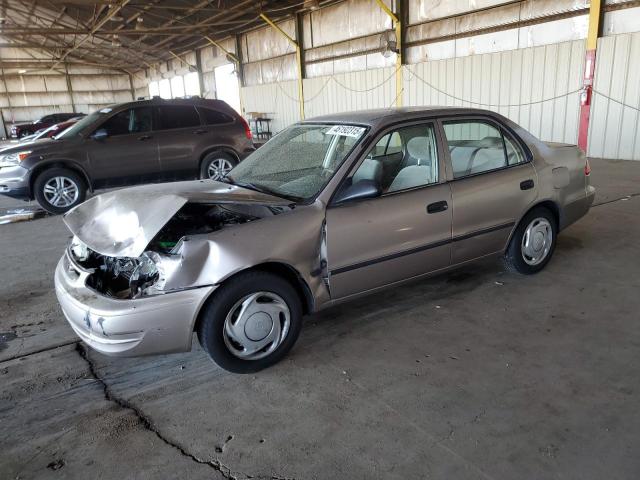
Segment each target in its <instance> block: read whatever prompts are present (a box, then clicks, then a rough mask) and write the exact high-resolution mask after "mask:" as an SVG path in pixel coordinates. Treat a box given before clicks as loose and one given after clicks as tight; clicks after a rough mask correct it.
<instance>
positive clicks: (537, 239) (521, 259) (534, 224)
mask: <svg viewBox="0 0 640 480" xmlns="http://www.w3.org/2000/svg"><path fill="white" fill-rule="evenodd" d="M557 236H558V225H557V221H556V219H555V217H554V215H553V214H552V213H551V212H550V211H549V210H548V209H547V208H544V207H536V208H534V209H533V210H531V211H530V212H529V213H527V215H525V217H524V218H523V219H522V220H521V221H520V223H519V224H518V227H517V228H516V231H515V232H514V234H513V236H512V237H511V241H510V242H509V247H508V248H507V251H506V252H505V255H504V263H505V267H506V268H507V270H509V271H510V272H514V273H521V274H523V275H532V274H534V273H538V272H539V271H540V270H542V269H543V268H544V267H545V266H546V265H547V263H549V260H551V257H552V256H553V251H554V250H555V248H556V240H557Z"/></svg>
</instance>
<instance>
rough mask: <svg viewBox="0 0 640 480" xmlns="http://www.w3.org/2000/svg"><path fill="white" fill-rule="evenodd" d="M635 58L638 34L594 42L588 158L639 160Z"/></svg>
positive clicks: (639, 52) (639, 81)
mask: <svg viewBox="0 0 640 480" xmlns="http://www.w3.org/2000/svg"><path fill="white" fill-rule="evenodd" d="M639 58H640V33H632V34H624V35H615V36H610V37H604V38H601V39H600V40H599V41H598V50H597V55H596V77H595V80H594V90H595V92H594V96H593V103H592V106H591V124H590V125H589V143H588V149H587V152H588V153H589V155H590V156H592V157H604V158H619V159H624V160H640V65H639V64H638V59H639ZM607 97H608V98H607Z"/></svg>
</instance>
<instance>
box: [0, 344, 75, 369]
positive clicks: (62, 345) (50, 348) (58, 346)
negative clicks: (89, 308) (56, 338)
mask: <svg viewBox="0 0 640 480" xmlns="http://www.w3.org/2000/svg"><path fill="white" fill-rule="evenodd" d="M23 341H24V340H23ZM78 343H80V340H72V341H69V342H63V343H57V344H55V345H51V346H49V347H44V348H40V349H38V350H34V351H33V352H27V353H18V354H16V355H13V356H11V357H8V358H3V359H2V360H0V365H2V364H3V363H7V362H11V361H13V360H18V359H20V358H25V357H30V356H31V355H37V354H39V353H44V352H49V351H51V350H55V349H57V348H61V347H67V346H69V345H74V344H76V345H77V344H78ZM20 348H22V346H21V347H20Z"/></svg>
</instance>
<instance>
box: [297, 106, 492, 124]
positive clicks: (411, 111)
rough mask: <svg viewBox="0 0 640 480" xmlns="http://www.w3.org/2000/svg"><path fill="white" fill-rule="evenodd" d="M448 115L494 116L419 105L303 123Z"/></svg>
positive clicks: (476, 110) (392, 120)
mask: <svg viewBox="0 0 640 480" xmlns="http://www.w3.org/2000/svg"><path fill="white" fill-rule="evenodd" d="M449 115H489V116H492V117H495V116H496V113H495V112H492V111H490V110H483V109H480V108H468V107H446V106H437V105H431V106H420V107H396V108H379V109H373V110H359V111H356V112H343V113H332V114H330V115H321V116H318V117H313V118H309V119H306V120H304V123H314V122H323V123H324V122H335V123H356V124H363V125H371V126H374V125H375V126H377V125H380V124H387V123H395V122H396V121H401V120H410V119H412V118H422V117H425V116H429V117H439V116H449Z"/></svg>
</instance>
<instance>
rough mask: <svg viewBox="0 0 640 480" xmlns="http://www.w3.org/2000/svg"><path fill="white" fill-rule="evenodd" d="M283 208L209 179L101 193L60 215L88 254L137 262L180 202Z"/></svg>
mask: <svg viewBox="0 0 640 480" xmlns="http://www.w3.org/2000/svg"><path fill="white" fill-rule="evenodd" d="M188 202H192V203H205V204H216V203H224V204H229V203H231V204H233V203H236V204H258V205H274V206H276V205H289V204H291V202H290V201H287V200H285V199H282V198H280V197H275V196H272V195H267V194H264V193H260V192H255V191H253V190H248V189H245V188H241V187H237V186H234V185H229V184H226V183H222V182H215V181H212V180H196V181H189V182H177V183H164V184H157V185H145V186H141V187H134V188H127V189H123V190H115V191H112V192H108V193H103V194H102V195H98V196H96V197H93V198H91V199H89V200H87V201H86V202H84V203H83V204H81V205H78V206H77V207H76V208H74V209H73V210H71V211H69V212H68V213H67V214H66V215H65V216H64V222H65V224H66V225H67V227H68V228H69V230H71V232H72V233H73V234H74V235H75V236H77V237H78V238H79V239H80V240H82V241H83V242H84V243H85V244H86V245H87V246H88V247H89V248H90V249H91V250H93V251H95V252H98V253H100V254H102V255H107V256H111V257H139V256H140V255H142V253H143V252H144V251H145V249H146V247H147V245H149V243H150V242H151V240H152V239H153V238H154V237H155V236H156V234H157V233H158V232H159V231H160V230H161V229H162V227H164V225H165V224H166V223H167V222H168V221H169V220H171V218H172V217H173V216H174V215H175V214H176V213H177V212H178V210H180V209H181V208H182V207H183V206H184V205H185V204H186V203H188Z"/></svg>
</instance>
